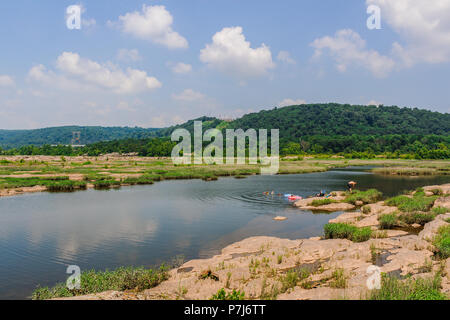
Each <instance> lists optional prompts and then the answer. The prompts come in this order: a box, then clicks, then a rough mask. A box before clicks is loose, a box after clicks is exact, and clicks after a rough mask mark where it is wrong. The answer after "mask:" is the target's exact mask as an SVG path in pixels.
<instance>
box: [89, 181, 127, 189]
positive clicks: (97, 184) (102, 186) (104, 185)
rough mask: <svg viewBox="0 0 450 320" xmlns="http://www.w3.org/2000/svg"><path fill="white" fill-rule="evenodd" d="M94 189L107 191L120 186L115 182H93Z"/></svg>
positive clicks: (118, 182)
mask: <svg viewBox="0 0 450 320" xmlns="http://www.w3.org/2000/svg"><path fill="white" fill-rule="evenodd" d="M93 185H94V189H109V188H112V187H118V186H120V181H117V180H98V181H94V182H93Z"/></svg>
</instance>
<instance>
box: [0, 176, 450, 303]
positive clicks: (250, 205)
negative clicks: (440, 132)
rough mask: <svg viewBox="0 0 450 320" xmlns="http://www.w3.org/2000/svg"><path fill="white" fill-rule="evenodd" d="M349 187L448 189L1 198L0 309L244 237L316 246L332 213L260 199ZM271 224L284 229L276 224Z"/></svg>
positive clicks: (278, 186) (273, 186)
mask: <svg viewBox="0 0 450 320" xmlns="http://www.w3.org/2000/svg"><path fill="white" fill-rule="evenodd" d="M350 179H351V180H355V181H357V182H358V188H359V189H362V190H364V189H368V188H376V189H378V190H380V191H382V192H383V193H384V195H385V196H391V195H396V194H398V193H400V192H401V191H403V190H405V189H415V188H416V187H418V186H423V185H430V184H442V183H448V182H450V176H446V177H445V176H437V177H420V178H399V177H387V176H380V175H373V174H371V173H368V172H364V171H363V170H362V168H347V169H337V170H332V171H328V172H324V173H312V174H302V175H280V176H252V177H249V178H247V179H244V180H238V179H234V178H221V179H219V180H218V181H214V182H204V181H201V180H189V181H166V182H158V183H156V184H155V185H151V186H135V187H123V188H122V189H119V190H110V191H95V190H88V191H83V192H76V193H37V194H27V195H23V196H17V197H11V198H0V299H27V298H29V297H30V294H31V292H32V291H33V289H34V288H35V287H36V286H37V285H38V284H41V285H44V286H51V285H54V284H55V283H56V282H61V281H63V282H64V281H65V279H66V278H67V276H68V275H67V274H66V273H65V272H66V268H67V266H68V265H78V266H80V268H81V269H82V270H86V269H92V268H95V269H99V270H102V269H106V268H116V267H120V266H132V265H133V266H141V265H143V266H154V265H157V264H160V263H162V262H164V261H169V260H171V259H172V258H174V257H175V256H177V255H183V256H184V258H186V259H193V258H206V257H210V256H212V255H214V254H217V253H218V252H219V251H220V249H221V248H223V247H224V246H226V245H229V244H231V243H233V242H236V241H240V240H242V239H245V238H247V237H250V236H257V235H267V236H277V237H284V238H290V239H296V238H304V237H311V236H319V235H321V234H322V229H323V225H324V224H326V223H327V222H328V220H329V219H331V218H333V217H335V216H337V215H338V214H339V213H333V214H313V213H311V212H309V211H301V210H299V209H296V208H293V207H292V205H291V204H290V203H289V202H288V201H286V200H285V199H284V198H282V197H278V196H265V195H263V192H265V191H272V190H274V191H275V192H276V193H294V194H298V195H301V196H304V197H305V196H309V195H312V194H315V193H317V192H319V191H320V190H321V189H325V190H327V191H332V190H343V189H345V186H346V182H347V181H349V180H350ZM277 215H282V216H286V217H287V218H288V220H287V221H283V222H276V221H273V220H272V218H273V217H275V216H277Z"/></svg>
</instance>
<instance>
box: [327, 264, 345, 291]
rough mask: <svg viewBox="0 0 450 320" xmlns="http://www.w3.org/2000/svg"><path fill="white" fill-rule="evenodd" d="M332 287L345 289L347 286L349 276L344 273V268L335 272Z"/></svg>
mask: <svg viewBox="0 0 450 320" xmlns="http://www.w3.org/2000/svg"><path fill="white" fill-rule="evenodd" d="M330 287H331V288H339V289H345V288H346V287H347V277H346V275H345V273H344V269H342V268H339V269H336V270H335V271H334V272H333V274H332V281H331V283H330Z"/></svg>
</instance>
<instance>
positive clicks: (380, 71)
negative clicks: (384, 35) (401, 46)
mask: <svg viewBox="0 0 450 320" xmlns="http://www.w3.org/2000/svg"><path fill="white" fill-rule="evenodd" d="M311 46H312V47H313V48H315V53H314V58H319V57H321V56H322V55H323V53H324V52H328V53H329V55H330V56H331V57H332V58H333V59H334V60H335V62H336V68H337V69H338V70H339V71H340V72H345V71H346V70H347V69H348V67H351V66H359V67H364V68H366V69H367V70H369V71H370V72H371V73H372V74H373V75H375V76H376V77H385V76H386V75H388V74H389V72H391V71H392V69H393V68H394V66H395V62H394V60H393V59H391V58H390V57H387V56H383V55H381V54H380V53H378V52H377V51H375V50H369V49H367V48H366V41H365V40H363V39H362V38H361V36H360V35H359V34H358V33H357V32H355V31H353V30H350V29H344V30H339V31H337V32H336V34H335V35H334V36H333V37H330V36H325V37H322V38H319V39H316V40H314V42H313V43H312V44H311Z"/></svg>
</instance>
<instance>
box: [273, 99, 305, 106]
mask: <svg viewBox="0 0 450 320" xmlns="http://www.w3.org/2000/svg"><path fill="white" fill-rule="evenodd" d="M301 104H306V101H305V100H303V99H296V100H294V99H289V98H288V99H284V100H283V101H281V102H279V103H278V106H279V107H287V106H297V105H301Z"/></svg>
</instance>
